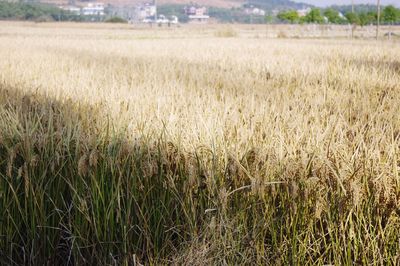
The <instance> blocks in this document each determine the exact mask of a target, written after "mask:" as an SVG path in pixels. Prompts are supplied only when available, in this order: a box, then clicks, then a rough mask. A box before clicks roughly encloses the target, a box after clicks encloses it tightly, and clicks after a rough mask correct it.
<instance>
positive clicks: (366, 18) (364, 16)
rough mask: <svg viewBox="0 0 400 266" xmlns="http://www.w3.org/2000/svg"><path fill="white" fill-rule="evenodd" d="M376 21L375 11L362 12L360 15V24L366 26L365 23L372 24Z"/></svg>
mask: <svg viewBox="0 0 400 266" xmlns="http://www.w3.org/2000/svg"><path fill="white" fill-rule="evenodd" d="M375 21H376V16H375V13H373V12H368V13H366V12H362V13H360V14H359V15H358V25H360V26H361V27H364V26H365V25H368V24H372V23H374V22H375Z"/></svg>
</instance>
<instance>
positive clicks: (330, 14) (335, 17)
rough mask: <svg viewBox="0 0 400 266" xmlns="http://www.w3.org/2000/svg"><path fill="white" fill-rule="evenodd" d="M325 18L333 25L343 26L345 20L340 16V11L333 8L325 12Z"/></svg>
mask: <svg viewBox="0 0 400 266" xmlns="http://www.w3.org/2000/svg"><path fill="white" fill-rule="evenodd" d="M324 16H325V17H326V18H327V19H328V21H329V22H330V23H333V24H341V23H343V22H344V19H343V18H342V17H340V15H339V11H337V10H336V9H333V8H328V9H326V10H325V12H324Z"/></svg>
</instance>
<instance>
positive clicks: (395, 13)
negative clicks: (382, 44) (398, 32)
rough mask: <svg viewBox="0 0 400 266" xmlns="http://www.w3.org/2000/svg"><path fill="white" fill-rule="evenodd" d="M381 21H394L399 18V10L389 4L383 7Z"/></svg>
mask: <svg viewBox="0 0 400 266" xmlns="http://www.w3.org/2000/svg"><path fill="white" fill-rule="evenodd" d="M382 15H383V16H382V18H383V21H384V22H386V23H390V24H392V23H395V22H398V21H399V20H400V10H399V9H397V8H395V7H394V6H392V5H390V6H387V7H385V8H384V9H383V14H382Z"/></svg>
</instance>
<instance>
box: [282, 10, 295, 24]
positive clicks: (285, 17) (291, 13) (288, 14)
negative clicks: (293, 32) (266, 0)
mask: <svg viewBox="0 0 400 266" xmlns="http://www.w3.org/2000/svg"><path fill="white" fill-rule="evenodd" d="M277 17H278V19H280V20H282V21H287V22H290V23H292V24H293V23H295V22H298V21H299V18H300V17H299V14H298V13H297V11H296V10H288V11H282V12H280V13H279V14H278V16H277Z"/></svg>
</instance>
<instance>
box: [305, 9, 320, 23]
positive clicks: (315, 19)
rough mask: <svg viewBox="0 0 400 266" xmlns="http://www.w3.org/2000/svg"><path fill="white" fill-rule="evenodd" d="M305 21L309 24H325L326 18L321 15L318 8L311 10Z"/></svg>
mask: <svg viewBox="0 0 400 266" xmlns="http://www.w3.org/2000/svg"><path fill="white" fill-rule="evenodd" d="M304 21H305V22H307V23H318V24H321V23H323V22H324V17H323V16H322V14H321V10H320V9H318V8H313V9H311V11H310V13H308V14H307V15H306V16H305V17H304Z"/></svg>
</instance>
